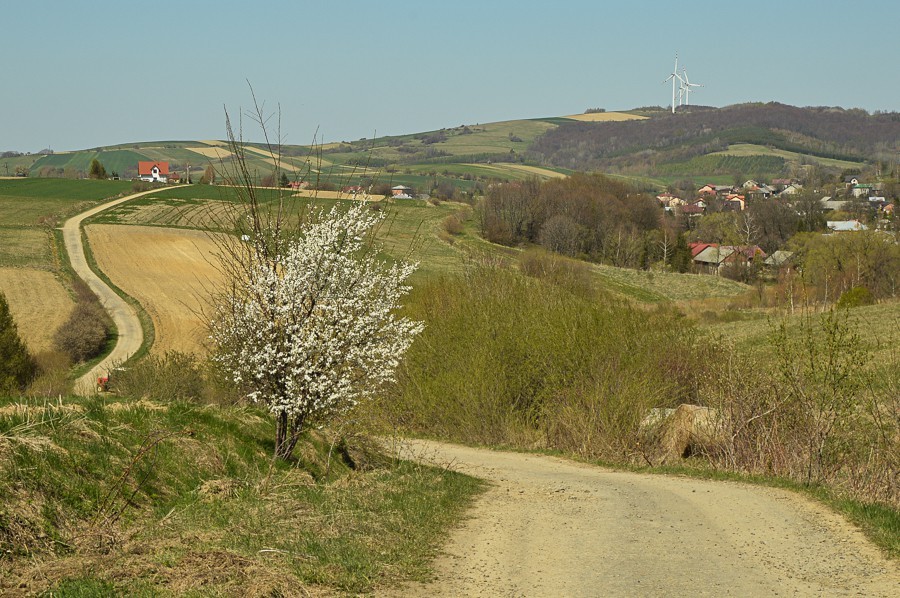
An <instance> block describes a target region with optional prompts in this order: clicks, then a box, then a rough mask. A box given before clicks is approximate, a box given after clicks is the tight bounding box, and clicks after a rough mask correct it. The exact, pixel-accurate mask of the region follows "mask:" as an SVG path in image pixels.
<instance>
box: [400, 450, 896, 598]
mask: <svg viewBox="0 0 900 598" xmlns="http://www.w3.org/2000/svg"><path fill="white" fill-rule="evenodd" d="M398 453H399V455H400V456H401V457H402V458H407V459H413V460H416V461H422V462H426V463H430V464H433V465H437V466H440V467H447V468H450V469H454V470H457V471H461V472H463V473H466V474H469V475H473V476H476V477H480V478H483V479H486V480H487V481H488V482H490V484H491V488H490V489H489V490H488V492H486V493H485V494H484V495H482V497H481V498H480V499H478V501H477V502H476V504H475V506H474V507H473V508H472V509H471V511H470V512H469V515H470V518H469V519H468V521H466V522H464V523H463V525H462V526H460V527H459V528H458V529H456V530H455V531H454V532H453V533H452V534H451V536H450V538H449V539H448V541H447V544H446V546H445V552H444V554H443V555H442V556H440V557H439V558H438V559H437V561H436V565H435V569H436V572H437V577H436V579H435V581H434V582H433V583H429V584H409V585H407V586H405V587H403V588H401V589H399V590H397V591H390V592H386V594H387V595H392V596H393V595H396V596H873V597H874V596H883V597H893V596H898V595H900V567H898V565H897V563H896V562H895V561H890V560H888V559H886V558H885V557H884V556H882V555H881V553H880V552H879V551H878V550H877V549H876V548H874V547H873V546H872V545H871V544H870V543H869V542H868V541H867V540H866V539H865V537H864V536H863V535H862V533H861V532H860V531H859V530H857V529H856V528H854V527H853V526H851V525H850V524H848V523H847V522H846V521H845V520H844V519H843V518H842V517H841V516H839V515H836V514H835V513H833V512H831V511H830V510H828V509H827V508H825V507H823V506H822V505H820V504H817V503H814V502H812V501H810V500H807V499H805V498H804V497H802V496H800V495H798V494H795V493H793V492H789V491H786V490H779V489H773V488H765V487H761V486H752V485H746V484H739V483H733V482H721V481H709V480H698V479H691V478H682V477H674V476H665V475H652V474H638V473H631V472H623V471H611V470H608V469H603V468H600V467H594V466H590V465H586V464H582V463H576V462H571V461H566V460H563V459H558V458H554V457H546V456H542V455H532V454H522V453H511V452H499V451H491V450H487V449H477V448H469V447H463V446H456V445H450V444H444V443H438V442H429V441H406V440H402V441H399V448H398Z"/></svg>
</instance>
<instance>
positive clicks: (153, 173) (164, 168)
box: [138, 161, 169, 183]
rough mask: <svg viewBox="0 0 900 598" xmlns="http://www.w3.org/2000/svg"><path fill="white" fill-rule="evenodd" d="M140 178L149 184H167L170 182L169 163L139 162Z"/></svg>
mask: <svg viewBox="0 0 900 598" xmlns="http://www.w3.org/2000/svg"><path fill="white" fill-rule="evenodd" d="M138 178H139V179H140V180H142V181H146V182H148V183H165V182H168V180H169V163H168V162H143V161H139V162H138Z"/></svg>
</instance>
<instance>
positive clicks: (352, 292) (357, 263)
mask: <svg viewBox="0 0 900 598" xmlns="http://www.w3.org/2000/svg"><path fill="white" fill-rule="evenodd" d="M383 218H384V214H383V213H382V212H374V211H371V210H368V209H367V208H366V206H365V204H363V203H361V202H360V203H354V205H353V206H352V207H351V208H350V209H349V210H340V209H338V207H337V206H335V207H334V208H332V209H331V211H329V212H325V211H323V210H319V211H318V212H314V218H312V219H311V220H312V222H311V223H310V224H307V225H305V226H304V227H303V230H302V231H301V234H300V235H298V236H297V237H296V238H292V239H291V240H290V241H289V242H287V243H284V244H283V248H282V250H281V251H280V252H279V253H277V254H276V255H274V256H270V257H269V258H268V259H263V258H262V257H261V256H264V255H266V254H265V252H263V251H261V250H258V249H257V250H256V251H255V252H254V251H253V250H251V252H250V255H251V259H250V260H249V262H248V263H249V267H247V268H246V269H245V270H244V271H245V272H246V275H245V276H244V277H243V279H241V280H237V281H232V286H231V289H230V290H229V292H227V293H226V294H225V295H224V297H223V299H222V301H220V302H219V304H218V305H217V306H216V309H215V312H214V315H213V318H212V321H211V322H210V331H211V340H212V341H213V343H214V344H215V346H216V347H217V352H216V353H215V355H214V359H215V360H217V361H218V362H219V363H220V364H222V365H223V366H224V367H225V368H226V371H227V372H228V373H229V374H230V376H231V378H232V379H233V381H234V382H235V383H237V384H241V385H245V386H248V387H250V392H249V397H250V398H251V399H252V400H254V401H257V402H260V403H263V404H265V405H266V406H267V407H268V409H269V410H270V411H271V412H272V413H273V414H276V415H286V416H287V417H288V418H290V419H291V420H292V421H299V422H301V425H302V424H304V423H305V424H306V425H310V424H317V423H322V422H324V421H327V420H328V419H329V418H331V417H333V416H334V415H336V414H339V413H342V412H344V411H346V410H347V409H350V408H352V407H353V406H354V405H356V404H357V403H358V402H359V401H361V400H363V399H366V398H368V397H370V396H372V394H373V393H374V392H376V391H377V390H378V388H379V387H380V386H381V385H382V384H384V383H385V382H387V381H390V380H392V379H393V375H394V370H395V368H396V367H397V365H398V363H399V359H400V357H401V356H402V355H403V353H404V352H405V351H406V350H407V348H408V347H409V346H410V344H411V343H412V341H413V338H414V337H415V336H416V334H418V333H419V332H420V331H421V330H422V328H423V325H422V323H420V322H415V321H412V320H410V319H408V318H406V317H400V316H398V315H397V314H396V308H397V307H398V304H399V300H400V299H401V297H402V296H403V295H405V294H406V293H407V292H409V287H408V286H406V284H405V281H406V279H407V278H408V277H409V276H410V274H412V273H413V272H414V271H415V269H416V264H412V263H405V262H400V263H392V264H388V263H386V262H385V261H384V260H382V259H379V258H378V257H377V256H376V255H375V251H373V250H371V247H369V246H367V244H366V241H365V239H366V238H367V237H368V235H369V233H370V231H371V230H372V229H373V227H375V226H376V225H377V224H378V222H379V221H380V220H381V219H383Z"/></svg>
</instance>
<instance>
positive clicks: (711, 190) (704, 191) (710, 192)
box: [697, 185, 716, 195]
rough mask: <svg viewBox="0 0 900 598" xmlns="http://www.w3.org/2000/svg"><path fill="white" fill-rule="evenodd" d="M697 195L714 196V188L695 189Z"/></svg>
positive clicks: (704, 186) (709, 186) (712, 186)
mask: <svg viewBox="0 0 900 598" xmlns="http://www.w3.org/2000/svg"><path fill="white" fill-rule="evenodd" d="M697 193H698V194H699V195H715V194H716V186H715V185H703V186H702V187H700V188H699V189H697Z"/></svg>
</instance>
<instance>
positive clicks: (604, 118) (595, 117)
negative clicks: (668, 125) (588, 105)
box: [565, 112, 647, 123]
mask: <svg viewBox="0 0 900 598" xmlns="http://www.w3.org/2000/svg"><path fill="white" fill-rule="evenodd" d="M565 118H569V119H572V120H578V121H581V122H589V123H601V122H621V121H623V120H643V119H645V118H647V117H646V116H639V115H637V114H628V113H626V112H592V113H590V114H573V115H571V116H566V117H565Z"/></svg>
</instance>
